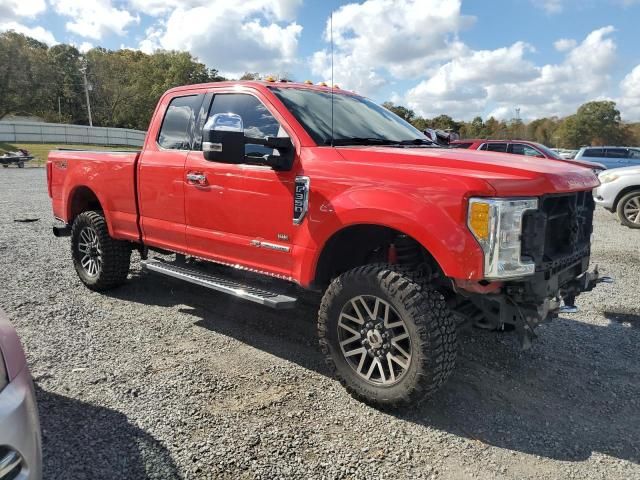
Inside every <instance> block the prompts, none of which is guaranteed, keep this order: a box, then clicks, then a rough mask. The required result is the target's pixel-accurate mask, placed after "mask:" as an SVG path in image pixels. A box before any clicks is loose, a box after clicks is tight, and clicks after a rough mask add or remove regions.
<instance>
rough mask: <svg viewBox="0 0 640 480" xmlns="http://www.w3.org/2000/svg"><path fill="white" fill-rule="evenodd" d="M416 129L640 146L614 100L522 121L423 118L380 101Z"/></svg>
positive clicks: (639, 130)
mask: <svg viewBox="0 0 640 480" xmlns="http://www.w3.org/2000/svg"><path fill="white" fill-rule="evenodd" d="M383 106H385V107H386V108H387V109H389V110H391V111H392V112H394V113H395V114H396V115H398V116H400V117H402V118H403V119H404V120H406V121H407V122H409V123H411V124H412V125H414V126H415V127H416V128H418V129H419V130H425V129H426V128H437V129H441V130H451V131H454V132H457V133H459V134H460V138H487V139H498V140H510V139H520V140H531V141H534V142H539V143H542V144H544V145H547V146H549V147H559V148H579V147H581V146H584V145H628V146H637V145H640V123H623V122H622V119H621V117H620V111H619V110H618V109H617V108H616V104H615V102H612V101H608V100H604V101H593V102H587V103H585V104H583V105H582V106H580V108H578V111H577V112H576V113H575V114H573V115H569V116H568V117H564V118H558V117H545V118H539V119H536V120H533V121H531V122H529V123H524V122H523V121H522V120H521V119H518V118H513V119H511V120H508V121H505V120H497V119H495V118H494V117H489V118H488V119H487V120H486V121H485V120H483V119H482V117H475V118H474V119H473V120H471V121H470V122H464V121H455V120H454V119H453V118H451V117H450V116H449V115H439V116H437V117H434V118H423V117H421V116H419V115H416V114H415V112H414V111H413V110H411V109H409V108H407V107H404V106H402V105H395V104H393V103H391V102H385V103H383Z"/></svg>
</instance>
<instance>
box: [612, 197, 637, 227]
mask: <svg viewBox="0 0 640 480" xmlns="http://www.w3.org/2000/svg"><path fill="white" fill-rule="evenodd" d="M616 212H617V214H618V219H619V220H620V223H622V225H625V226H626V227H629V228H640V190H635V191H633V192H629V193H627V194H626V195H625V196H624V197H622V198H621V199H620V201H619V202H618V207H617V209H616Z"/></svg>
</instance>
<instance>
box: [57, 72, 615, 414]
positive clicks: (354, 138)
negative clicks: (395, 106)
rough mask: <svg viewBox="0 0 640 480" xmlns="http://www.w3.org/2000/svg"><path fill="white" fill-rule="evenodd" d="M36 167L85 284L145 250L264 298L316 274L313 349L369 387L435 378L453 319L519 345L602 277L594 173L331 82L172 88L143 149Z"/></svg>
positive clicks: (421, 384)
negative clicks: (418, 122)
mask: <svg viewBox="0 0 640 480" xmlns="http://www.w3.org/2000/svg"><path fill="white" fill-rule="evenodd" d="M47 177H48V186H49V194H50V196H51V198H52V203H53V211H54V215H55V216H56V217H57V218H58V219H59V220H61V221H62V222H63V223H64V225H63V226H60V227H56V228H54V233H56V234H58V235H61V234H67V235H70V236H71V248H72V257H73V262H74V266H75V269H76V272H77V273H78V276H79V277H80V279H81V281H82V282H83V283H84V284H85V285H86V286H87V287H89V288H91V289H93V290H98V291H100V290H106V289H108V288H113V287H115V286H117V285H120V284H122V283H123V282H124V281H125V280H126V278H127V274H128V272H129V265H130V256H131V251H132V249H133V248H137V249H139V251H140V252H141V255H142V258H143V262H142V264H143V266H144V268H145V269H147V270H148V271H152V272H156V273H159V274H163V275H167V276H170V277H173V278H176V279H180V280H183V281H186V282H190V283H195V284H198V285H201V286H204V287H207V288H210V289H213V290H217V291H221V292H224V293H228V294H230V295H234V296H237V297H240V298H243V299H246V300H251V301H254V302H256V303H260V304H262V305H267V306H270V307H274V308H286V307H289V308H291V307H293V306H295V301H296V298H295V297H294V296H293V295H295V294H296V293H295V292H296V290H295V288H294V286H298V287H302V288H305V289H311V290H315V291H320V292H324V294H323V298H322V302H321V306H320V312H319V316H318V335H319V338H320V345H321V348H322V350H323V352H324V353H325V354H326V355H327V359H328V362H329V364H330V365H331V366H332V368H333V370H334V372H335V374H336V375H337V377H338V378H339V379H340V380H341V382H342V383H343V384H344V385H345V386H346V387H347V389H348V390H349V391H350V392H351V393H352V394H353V395H354V396H355V397H356V398H360V399H363V400H366V401H368V402H371V403H375V404H378V405H398V404H401V403H406V402H410V401H414V400H420V399H422V398H424V397H426V396H428V395H429V394H431V393H433V392H434V391H436V390H437V389H438V388H439V387H440V386H441V385H442V384H443V383H444V382H445V381H446V379H447V378H448V377H449V375H450V373H451V371H452V369H453V367H454V364H455V357H456V329H457V326H458V324H459V323H475V322H478V321H479V320H480V319H482V320H483V323H484V325H489V326H491V327H493V328H496V329H497V328H500V327H502V326H504V325H512V326H513V327H514V328H515V330H516V332H517V333H518V335H519V336H520V339H521V340H522V342H523V345H524V346H527V345H529V344H530V341H531V339H532V338H533V336H534V333H533V328H534V327H535V326H536V325H537V324H539V323H540V322H542V321H544V320H549V319H551V318H553V317H555V316H556V315H557V313H558V311H559V309H560V299H564V301H565V304H567V305H573V302H574V299H575V296H576V295H578V294H580V293H581V292H583V291H588V290H591V289H592V288H593V287H594V286H595V285H596V284H597V283H598V282H599V281H603V279H602V278H600V277H599V276H598V273H597V271H594V272H588V271H587V270H588V265H589V256H590V236H591V232H592V219H593V210H594V201H593V196H592V194H591V191H592V189H593V188H594V187H595V186H597V185H598V182H597V178H596V177H595V175H594V174H593V173H592V172H591V171H589V170H587V169H585V168H582V167H579V166H576V165H574V164H571V163H570V162H564V161H563V162H559V161H548V160H545V159H539V160H538V161H536V162H513V157H512V156H509V155H502V154H499V153H496V154H486V153H479V152H473V151H463V150H459V149H448V148H439V147H435V146H434V145H433V142H432V141H430V140H429V139H427V138H426V137H425V136H424V135H423V134H422V133H421V132H419V131H418V130H416V129H415V128H414V127H413V126H411V125H410V124H408V123H407V122H405V121H404V120H402V119H400V118H399V117H397V116H395V115H393V114H391V113H390V112H389V111H388V110H386V109H384V108H382V107H380V106H378V105H376V104H375V103H373V102H371V101H369V100H367V99H365V98H363V97H360V96H358V95H356V94H353V93H349V92H343V91H340V90H338V89H335V88H334V89H333V90H331V89H329V88H327V87H322V86H309V85H302V84H295V83H289V82H287V83H284V82H283V83H273V82H219V83H212V84H204V85H192V86H186V87H179V88H175V89H172V90H170V91H168V92H167V93H166V94H165V95H163V97H162V98H161V99H160V102H159V104H158V106H157V108H156V111H155V113H154V116H153V118H152V121H151V125H150V127H149V130H148V133H147V138H146V140H145V144H144V148H143V150H142V151H141V152H137V153H131V152H86V151H81V152H70V151H54V152H51V153H50V155H49V159H48V162H47ZM543 232H544V233H543ZM154 249H155V250H160V251H161V252H164V253H165V254H166V253H167V252H173V253H175V254H176V260H175V262H166V261H161V260H159V259H151V258H148V253H149V251H150V250H154ZM267 279H270V280H269V281H267ZM274 279H276V280H274ZM277 279H279V280H280V281H278V280H277Z"/></svg>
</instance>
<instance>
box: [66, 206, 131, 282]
mask: <svg viewBox="0 0 640 480" xmlns="http://www.w3.org/2000/svg"><path fill="white" fill-rule="evenodd" d="M71 255H72V257H73V266H74V267H75V269H76V272H77V274H78V277H80V280H81V281H82V283H84V284H85V285H86V286H87V287H88V288H90V289H91V290H95V291H104V290H109V289H111V288H115V287H117V286H119V285H121V284H123V283H124V282H125V280H126V279H127V274H128V273H129V266H130V263H131V245H130V244H129V243H128V242H123V241H121V240H115V239H113V238H111V237H110V236H109V230H108V229H107V223H106V221H105V219H104V216H103V215H102V213H101V212H96V211H88V212H83V213H81V214H80V215H78V216H77V217H76V218H75V220H74V222H73V227H72V228H71Z"/></svg>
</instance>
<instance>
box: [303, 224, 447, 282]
mask: <svg viewBox="0 0 640 480" xmlns="http://www.w3.org/2000/svg"><path fill="white" fill-rule="evenodd" d="M392 245H393V246H394V247H395V256H396V259H394V260H391V259H390V258H389V256H390V253H389V252H390V247H391V246H392ZM387 261H391V263H396V262H397V263H405V264H412V263H415V264H420V263H427V264H429V265H430V266H431V267H433V268H435V269H436V270H440V267H439V266H438V264H437V263H436V261H435V259H434V258H433V257H432V256H431V254H430V253H429V252H428V251H427V250H426V249H425V248H424V247H423V246H422V245H421V244H420V243H419V242H418V241H417V240H415V239H413V238H412V237H410V236H408V235H405V234H403V233H402V232H400V231H398V230H395V229H393V228H389V227H384V226H380V225H368V224H366V225H352V226H349V227H345V228H343V229H342V230H340V231H338V232H336V233H334V234H333V236H332V237H331V238H330V239H329V240H328V241H327V243H326V244H325V246H324V248H323V249H322V253H321V254H320V257H319V259H318V263H317V265H316V273H315V278H314V282H313V283H314V286H315V287H319V288H323V287H325V286H326V285H328V284H329V283H330V282H331V280H332V279H334V278H335V277H337V276H338V275H340V274H342V273H344V272H346V271H348V270H351V269H352V268H355V267H358V266H361V265H366V264H368V263H377V262H387Z"/></svg>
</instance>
